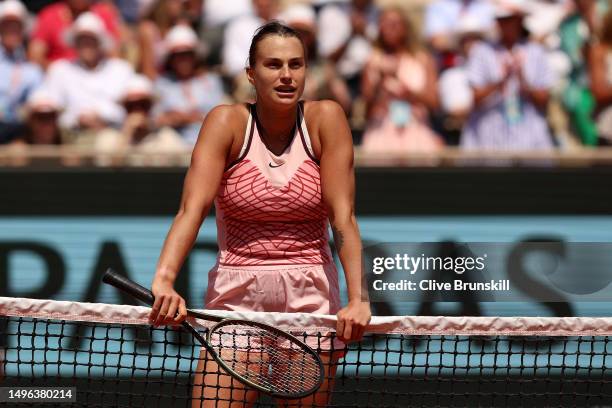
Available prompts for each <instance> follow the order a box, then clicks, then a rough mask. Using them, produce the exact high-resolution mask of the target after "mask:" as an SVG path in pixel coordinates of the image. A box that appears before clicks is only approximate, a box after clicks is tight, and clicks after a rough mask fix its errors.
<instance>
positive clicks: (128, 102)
mask: <svg viewBox="0 0 612 408" xmlns="http://www.w3.org/2000/svg"><path fill="white" fill-rule="evenodd" d="M154 103H155V95H154V89H153V83H152V82H151V81H150V80H149V79H148V78H147V77H145V76H143V75H134V76H132V77H131V78H130V80H129V81H128V83H127V85H126V88H125V91H124V93H123V96H122V97H121V104H122V105H123V108H124V109H125V113H126V116H125V120H124V122H123V126H122V128H121V130H120V131H117V130H114V129H108V130H105V131H103V132H101V133H100V135H99V136H98V138H97V139H96V150H98V151H100V152H117V151H121V150H123V149H129V148H138V149H140V150H146V151H148V152H158V153H164V152H169V151H174V152H176V151H186V150H187V147H188V146H187V144H186V143H185V142H184V141H183V139H182V138H181V136H180V135H179V134H178V133H177V132H176V131H174V130H173V129H172V128H169V127H162V128H160V129H157V128H156V126H155V123H154V120H153V117H152V114H151V113H152V108H153V106H154Z"/></svg>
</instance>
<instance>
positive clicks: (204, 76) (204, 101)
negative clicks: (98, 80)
mask: <svg viewBox="0 0 612 408" xmlns="http://www.w3.org/2000/svg"><path fill="white" fill-rule="evenodd" d="M164 43H165V49H166V52H167V55H166V64H165V70H164V75H163V76H162V77H160V78H158V79H157V81H156V83H155V88H156V91H157V94H158V95H159V103H158V112H159V116H158V118H157V124H158V126H170V127H172V128H174V129H175V130H177V131H178V132H179V133H180V134H181V136H182V137H183V139H184V140H185V142H186V143H188V144H190V145H194V144H195V142H196V139H197V137H198V132H199V130H200V125H201V124H202V119H203V118H204V115H205V114H206V113H207V112H208V111H210V110H212V108H214V107H215V106H217V105H219V104H220V103H222V102H223V100H224V98H225V93H224V91H223V84H222V83H221V78H220V77H219V76H218V75H217V74H215V73H212V72H208V71H207V70H205V69H203V67H202V66H201V65H199V62H198V52H197V51H198V37H197V35H196V33H195V32H194V31H193V30H192V29H191V27H188V26H186V25H178V26H176V27H174V28H173V29H172V30H170V31H169V32H168V35H167V36H166V38H165V39H164Z"/></svg>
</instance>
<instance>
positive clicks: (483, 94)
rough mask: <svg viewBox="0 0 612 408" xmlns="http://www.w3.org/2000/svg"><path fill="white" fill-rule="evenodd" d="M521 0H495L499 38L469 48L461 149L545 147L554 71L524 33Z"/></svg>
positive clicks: (548, 143) (523, 3) (525, 6)
mask: <svg viewBox="0 0 612 408" xmlns="http://www.w3.org/2000/svg"><path fill="white" fill-rule="evenodd" d="M528 12H529V9H528V3H527V2H526V1H524V0H505V1H499V2H497V4H496V8H495V17H496V19H497V24H498V27H499V41H497V42H495V43H485V42H480V43H478V44H475V45H474V46H473V47H472V49H471V50H470V55H469V58H468V61H467V75H468V79H469V81H470V85H471V86H472V89H473V91H474V109H473V111H472V113H471V114H470V117H469V118H468V121H467V124H466V126H465V127H464V129H463V133H462V135H461V146H462V147H464V148H472V149H473V148H486V149H503V150H532V149H550V148H552V146H553V141H552V138H551V135H550V133H549V130H548V123H547V122H546V116H545V114H546V109H547V105H548V99H549V91H550V89H551V87H552V85H553V83H554V79H555V78H554V75H553V72H552V70H551V69H550V67H549V64H548V57H547V54H546V52H545V50H544V49H543V48H542V47H541V46H540V45H539V44H536V43H534V42H531V41H529V40H528V38H526V33H525V29H524V27H523V19H524V17H525V16H526V15H527V14H528Z"/></svg>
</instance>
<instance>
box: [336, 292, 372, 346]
mask: <svg viewBox="0 0 612 408" xmlns="http://www.w3.org/2000/svg"><path fill="white" fill-rule="evenodd" d="M336 316H337V318H338V324H337V326H336V333H337V335H338V338H339V339H340V340H342V341H343V342H345V343H350V342H352V341H359V340H361V338H362V337H363V333H364V331H365V328H366V326H367V325H368V323H370V318H371V317H372V312H371V311H370V303H369V302H362V301H361V300H356V301H351V302H349V304H348V305H347V306H346V307H344V308H343V309H341V310H340V311H339V312H338V314H337V315H336Z"/></svg>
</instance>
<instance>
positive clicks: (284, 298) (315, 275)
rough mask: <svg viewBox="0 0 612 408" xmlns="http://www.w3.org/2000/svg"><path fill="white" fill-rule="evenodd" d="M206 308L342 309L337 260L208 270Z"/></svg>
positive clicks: (320, 311) (324, 311)
mask: <svg viewBox="0 0 612 408" xmlns="http://www.w3.org/2000/svg"><path fill="white" fill-rule="evenodd" d="M205 307H206V309H213V310H232V311H251V312H282V313H316V314H331V315H334V314H336V313H337V312H338V310H340V289H339V286H338V272H337V270H336V267H335V265H334V264H327V265H295V266H291V265H274V266H244V267H238V266H223V265H216V266H215V267H214V268H213V269H211V271H210V272H209V273H208V290H207V292H206V300H205Z"/></svg>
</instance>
